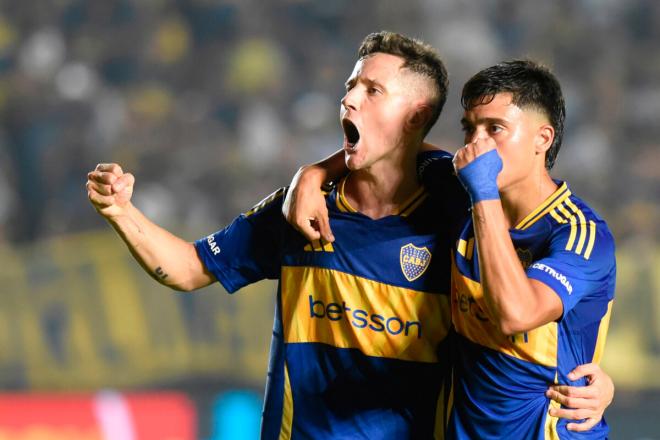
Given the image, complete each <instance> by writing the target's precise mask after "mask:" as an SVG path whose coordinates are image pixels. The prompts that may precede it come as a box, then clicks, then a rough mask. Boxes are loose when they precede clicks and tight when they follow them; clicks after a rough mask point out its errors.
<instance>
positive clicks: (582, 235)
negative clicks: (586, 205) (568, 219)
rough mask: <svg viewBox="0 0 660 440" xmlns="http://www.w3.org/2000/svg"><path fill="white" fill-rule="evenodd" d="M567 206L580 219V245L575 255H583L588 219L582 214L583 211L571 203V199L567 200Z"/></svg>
mask: <svg viewBox="0 0 660 440" xmlns="http://www.w3.org/2000/svg"><path fill="white" fill-rule="evenodd" d="M566 204H567V205H568V206H569V208H571V210H572V211H573V212H574V213H576V214H577V216H578V218H579V219H580V222H579V225H580V235H579V237H580V238H579V239H578V244H577V247H576V248H575V253H576V254H578V255H580V254H581V253H582V248H583V247H584V241H585V240H586V239H587V219H586V218H584V214H583V213H582V210H581V209H580V208H578V207H577V206H575V205H574V204H573V202H571V200H570V199H566Z"/></svg>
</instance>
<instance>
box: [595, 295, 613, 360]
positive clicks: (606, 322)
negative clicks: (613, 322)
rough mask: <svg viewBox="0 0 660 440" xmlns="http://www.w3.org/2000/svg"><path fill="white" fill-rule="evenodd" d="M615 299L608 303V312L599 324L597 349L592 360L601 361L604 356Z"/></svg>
mask: <svg viewBox="0 0 660 440" xmlns="http://www.w3.org/2000/svg"><path fill="white" fill-rule="evenodd" d="M613 304H614V300H611V301H610V302H609V304H608V305H607V312H605V315H604V316H603V317H602V318H601V320H600V325H599V326H598V336H597V337H596V349H595V350H594V358H593V360H592V362H595V363H597V364H598V363H600V360H601V359H602V357H603V350H605V340H606V339H607V329H608V328H609V327H610V317H611V316H612V305H613Z"/></svg>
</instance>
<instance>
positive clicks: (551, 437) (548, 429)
mask: <svg viewBox="0 0 660 440" xmlns="http://www.w3.org/2000/svg"><path fill="white" fill-rule="evenodd" d="M555 383H557V373H555ZM550 408H556V409H559V408H561V404H560V403H559V402H555V401H554V400H551V401H550V406H549V407H548V411H549V410H550ZM558 421H559V419H558V418H557V417H552V416H551V415H550V414H547V413H546V415H545V429H544V434H545V435H544V440H560V439H559V433H558V432H557V422H558Z"/></svg>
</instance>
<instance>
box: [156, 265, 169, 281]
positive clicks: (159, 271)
mask: <svg viewBox="0 0 660 440" xmlns="http://www.w3.org/2000/svg"><path fill="white" fill-rule="evenodd" d="M155 272H156V276H157V277H158V278H159V279H161V280H164V279H165V278H167V276H168V275H167V274H166V273H165V272H164V271H163V268H161V267H160V266H158V267H157V268H156V270H155Z"/></svg>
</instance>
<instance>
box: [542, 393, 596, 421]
mask: <svg viewBox="0 0 660 440" xmlns="http://www.w3.org/2000/svg"><path fill="white" fill-rule="evenodd" d="M551 399H552V400H554V401H555V402H559V403H561V404H562V406H565V407H568V409H570V410H588V411H592V413H591V414H590V415H593V411H594V410H595V409H596V406H597V402H594V401H592V400H589V399H583V398H581V397H568V396H565V395H563V394H558V393H557V394H556V395H553V396H552V397H551ZM565 409H567V408H562V409H558V408H552V409H551V410H550V411H551V412H552V411H564V410H565ZM553 415H554V414H553ZM582 418H584V417H582Z"/></svg>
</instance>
